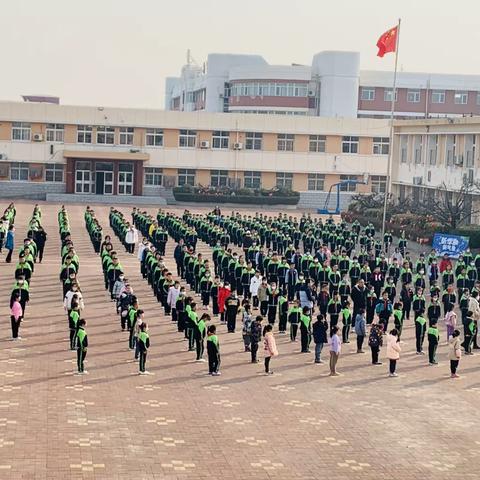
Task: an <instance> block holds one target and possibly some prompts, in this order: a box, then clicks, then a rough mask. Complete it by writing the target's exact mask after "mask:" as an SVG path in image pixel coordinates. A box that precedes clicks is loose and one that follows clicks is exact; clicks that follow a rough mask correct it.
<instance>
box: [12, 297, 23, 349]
mask: <svg viewBox="0 0 480 480" xmlns="http://www.w3.org/2000/svg"><path fill="white" fill-rule="evenodd" d="M22 318H23V309H22V306H21V305H20V296H19V295H17V296H16V297H15V298H14V300H13V303H12V308H11V309H10V322H11V324H12V340H20V339H21V338H22V337H19V336H18V330H19V328H20V323H21V321H22Z"/></svg>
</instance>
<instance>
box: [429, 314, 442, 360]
mask: <svg viewBox="0 0 480 480" xmlns="http://www.w3.org/2000/svg"><path fill="white" fill-rule="evenodd" d="M427 338H428V364H429V365H437V363H438V362H437V347H438V342H439V341H440V333H439V332H438V327H437V321H436V320H435V319H434V320H432V325H431V326H430V327H428V330H427Z"/></svg>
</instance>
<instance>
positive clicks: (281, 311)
mask: <svg viewBox="0 0 480 480" xmlns="http://www.w3.org/2000/svg"><path fill="white" fill-rule="evenodd" d="M287 316H288V301H287V298H286V297H285V296H284V295H280V297H278V330H279V332H281V333H285V332H286V331H287Z"/></svg>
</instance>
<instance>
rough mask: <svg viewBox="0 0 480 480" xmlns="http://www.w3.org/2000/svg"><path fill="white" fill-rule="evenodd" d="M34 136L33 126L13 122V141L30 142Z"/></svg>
mask: <svg viewBox="0 0 480 480" xmlns="http://www.w3.org/2000/svg"><path fill="white" fill-rule="evenodd" d="M31 135H32V126H31V125H30V124H29V123H25V122H13V124H12V140H15V141H17V142H29V141H30V137H31Z"/></svg>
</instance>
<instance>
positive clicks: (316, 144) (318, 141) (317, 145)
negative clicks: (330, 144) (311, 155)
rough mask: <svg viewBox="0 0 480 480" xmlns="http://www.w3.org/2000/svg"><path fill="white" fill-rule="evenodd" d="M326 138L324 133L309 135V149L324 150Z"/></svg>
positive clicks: (312, 150)
mask: <svg viewBox="0 0 480 480" xmlns="http://www.w3.org/2000/svg"><path fill="white" fill-rule="evenodd" d="M326 140H327V138H326V137H325V135H310V151H311V152H322V153H323V152H325V145H326Z"/></svg>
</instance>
